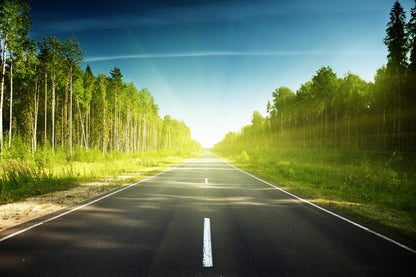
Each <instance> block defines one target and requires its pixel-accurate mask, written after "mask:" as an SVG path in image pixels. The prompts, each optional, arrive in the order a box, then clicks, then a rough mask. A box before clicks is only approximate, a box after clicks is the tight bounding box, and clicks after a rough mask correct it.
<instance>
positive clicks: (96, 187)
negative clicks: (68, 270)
mask: <svg viewBox="0 0 416 277" xmlns="http://www.w3.org/2000/svg"><path fill="white" fill-rule="evenodd" d="M132 177H134V176H132V175H124V176H120V177H119V178H118V179H111V180H105V181H102V182H92V183H85V184H81V185H80V186H77V187H75V188H72V189H69V190H65V191H56V192H51V193H47V194H43V195H39V196H35V197H30V198H26V199H25V200H24V201H20V202H14V203H10V204H5V205H1V206H0V231H3V230H5V229H8V228H10V227H13V226H16V225H19V224H21V223H24V222H26V221H30V220H32V219H35V218H38V217H41V216H44V215H47V214H49V213H52V212H55V211H58V210H61V209H64V208H67V207H70V206H72V205H75V204H77V203H79V202H82V201H84V200H86V199H88V198H92V197H95V196H97V195H100V194H102V193H104V192H107V191H110V190H113V189H115V188H117V187H120V186H122V184H120V182H119V181H120V180H125V179H128V178H132Z"/></svg>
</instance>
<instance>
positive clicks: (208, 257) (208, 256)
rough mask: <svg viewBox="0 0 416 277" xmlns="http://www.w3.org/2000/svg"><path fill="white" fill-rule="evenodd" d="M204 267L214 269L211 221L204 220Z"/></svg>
mask: <svg viewBox="0 0 416 277" xmlns="http://www.w3.org/2000/svg"><path fill="white" fill-rule="evenodd" d="M202 252H203V257H202V265H203V266H204V267H212V266H213V263H212V248H211V227H210V219H209V218H207V217H206V218H204V246H203V250H202Z"/></svg>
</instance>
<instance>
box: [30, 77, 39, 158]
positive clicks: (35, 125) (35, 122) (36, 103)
mask: <svg viewBox="0 0 416 277" xmlns="http://www.w3.org/2000/svg"><path fill="white" fill-rule="evenodd" d="M39 93H40V89H39V87H38V80H36V82H35V101H34V113H35V114H34V120H33V134H32V156H33V155H35V152H36V149H37V138H36V133H37V128H38V112H39V98H40V95H39Z"/></svg>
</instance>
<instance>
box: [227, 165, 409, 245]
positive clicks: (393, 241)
mask: <svg viewBox="0 0 416 277" xmlns="http://www.w3.org/2000/svg"><path fill="white" fill-rule="evenodd" d="M224 162H225V163H226V164H228V165H229V166H231V167H232V168H235V169H236V170H239V171H241V172H243V173H245V174H247V175H248V176H250V177H253V178H254V179H256V180H258V181H260V182H263V183H265V184H266V185H269V186H271V187H273V188H275V189H277V190H280V191H281V192H283V193H286V194H288V195H290V196H292V197H294V198H296V199H298V200H300V201H302V202H304V203H306V204H309V205H311V206H313V207H315V208H317V209H320V210H321V211H324V212H326V213H328V214H330V215H333V216H335V217H338V218H339V219H341V220H343V221H346V222H348V223H350V224H352V225H354V226H356V227H358V228H360V229H363V230H365V231H367V232H369V233H372V234H374V235H376V236H378V237H380V238H382V239H385V240H387V241H389V242H391V243H393V244H395V245H397V246H399V247H401V248H404V249H406V250H408V251H410V252H413V253H416V250H414V249H412V248H410V247H408V246H406V245H404V244H402V243H400V242H398V241H395V240H394V239H391V238H389V237H387V236H385V235H382V234H380V233H377V232H376V231H374V230H371V229H370V228H367V227H365V226H363V225H361V224H358V223H356V222H354V221H352V220H349V219H348V218H345V217H343V216H341V215H339V214H336V213H334V212H331V211H329V210H327V209H325V208H322V207H321V206H318V205H316V204H314V203H312V202H309V201H308V200H305V199H303V198H300V197H299V196H296V195H294V194H293V193H290V192H288V191H286V190H284V189H282V188H279V187H276V186H275V185H273V184H271V183H269V182H267V181H264V180H262V179H260V178H259V177H256V176H254V175H253V174H250V173H248V172H247V171H245V170H242V169H240V168H238V167H235V166H233V165H232V164H230V163H228V162H226V161H224Z"/></svg>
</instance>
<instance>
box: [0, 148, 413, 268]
mask: <svg viewBox="0 0 416 277" xmlns="http://www.w3.org/2000/svg"><path fill="white" fill-rule="evenodd" d="M54 216H58V217H56V218H54V219H53V220H50V219H51V218H53V216H52V215H51V216H48V217H45V218H43V219H41V223H42V224H40V225H36V226H34V227H33V224H35V223H36V222H32V223H30V224H31V225H28V224H26V225H25V226H20V227H19V229H14V230H8V231H7V232H3V233H0V238H1V237H3V240H2V241H0V276H20V275H22V276H403V275H404V274H406V275H409V273H411V272H412V271H413V264H414V263H415V262H416V254H415V253H413V252H411V251H409V250H407V249H404V248H403V247H400V246H398V245H396V244H395V243H392V242H391V241H388V240H386V239H383V238H381V237H380V236H379V235H376V234H374V233H371V232H368V231H366V230H363V229H362V228H360V227H357V226H356V225H354V224H351V223H350V222H347V221H345V220H343V219H341V218H339V217H336V216H334V215H332V214H330V213H328V212H325V211H323V210H321V209H319V208H317V207H314V206H311V205H310V204H308V203H305V202H303V201H302V200H300V199H297V198H294V197H292V196H291V195H288V194H286V193H284V192H282V191H280V190H278V189H276V188H273V187H272V186H270V185H268V184H266V183H264V182H262V181H260V180H258V179H256V178H253V177H252V176H249V175H247V174H246V173H244V172H242V171H239V170H237V169H235V168H233V167H231V166H230V165H228V164H226V163H225V162H224V161H222V160H220V159H218V158H216V157H215V156H213V155H212V154H209V153H207V154H205V155H203V156H201V157H200V158H197V159H194V160H190V161H188V162H187V163H185V164H183V165H180V166H178V167H176V168H173V169H171V170H169V171H167V172H164V173H163V174H160V175H158V176H156V177H153V178H151V179H148V180H145V181H143V182H141V183H139V184H136V185H134V186H131V187H129V188H127V189H124V190H123V191H120V192H118V193H114V194H112V195H110V196H108V197H106V198H104V199H101V200H100V201H97V202H95V203H92V204H90V205H86V206H85V207H82V208H79V209H78V210H76V211H73V212H70V213H68V214H65V215H62V216H61V215H60V214H55V215H54ZM38 222H39V221H38ZM31 226H32V227H33V228H32V227H31ZM27 227H29V229H28V230H26V231H25V232H22V233H20V234H17V235H14V236H12V237H9V238H8V239H4V236H6V235H9V234H12V233H13V232H16V231H18V230H22V229H24V228H27Z"/></svg>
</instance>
